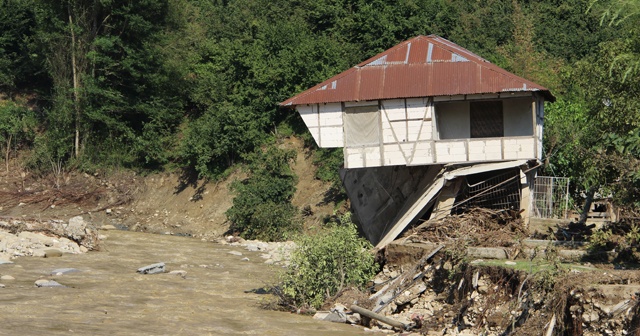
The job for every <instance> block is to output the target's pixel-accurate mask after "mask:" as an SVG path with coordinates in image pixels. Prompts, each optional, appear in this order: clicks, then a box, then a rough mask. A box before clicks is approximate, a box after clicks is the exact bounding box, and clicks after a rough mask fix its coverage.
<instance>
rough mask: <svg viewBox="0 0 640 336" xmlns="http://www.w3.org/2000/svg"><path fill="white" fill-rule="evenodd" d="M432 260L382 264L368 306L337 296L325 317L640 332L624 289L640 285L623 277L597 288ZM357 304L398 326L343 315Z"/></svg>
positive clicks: (536, 330)
mask: <svg viewBox="0 0 640 336" xmlns="http://www.w3.org/2000/svg"><path fill="white" fill-rule="evenodd" d="M432 259H433V260H430V261H429V262H425V259H424V258H423V259H422V260H421V262H423V264H422V265H402V266H398V265H393V266H390V265H385V267H384V268H383V270H382V271H381V272H380V273H379V274H378V275H377V276H376V278H375V279H374V286H373V288H372V292H373V294H371V295H370V296H369V299H368V300H360V301H357V302H356V301H351V302H349V299H350V298H346V297H345V298H344V299H341V298H340V297H339V298H337V299H336V300H335V302H337V303H336V304H335V306H333V308H332V309H331V310H330V313H331V314H330V315H329V316H330V317H331V316H340V317H342V318H341V319H339V321H341V322H347V323H352V324H363V325H365V326H367V327H368V328H370V329H372V330H374V331H387V332H397V331H400V330H401V329H404V330H408V331H412V332H414V333H416V334H422V335H487V336H489V335H505V334H512V333H515V334H517V335H540V334H543V333H544V332H546V331H550V330H551V332H552V333H551V334H550V335H555V334H559V333H558V332H560V331H564V332H565V333H564V334H566V335H625V334H627V332H628V331H629V330H635V329H637V328H638V327H640V314H638V310H640V305H639V304H638V299H636V296H635V294H634V293H636V290H637V291H640V285H635V286H634V285H629V284H628V283H629V282H635V281H637V280H638V279H633V280H632V279H622V278H621V275H620V274H614V273H613V272H615V271H612V272H605V273H600V274H599V275H598V279H601V281H596V282H595V283H594V282H593V281H594V278H593V277H592V276H585V274H575V273H571V272H566V273H557V274H553V275H552V274H544V273H540V274H531V273H527V272H525V271H518V270H514V269H510V268H503V267H496V266H480V265H474V264H473V263H467V262H459V263H456V262H455V261H454V260H453V259H452V258H451V257H450V254H449V251H446V250H442V251H441V252H439V253H438V254H436V255H435V256H434V257H433V258H432ZM416 266H418V267H416ZM609 280H611V281H613V280H615V281H614V282H615V283H618V282H620V283H625V284H624V285H619V284H613V285H612V284H609V283H610V281H609ZM603 281H604V283H605V284H603ZM635 283H637V282H635ZM611 286H613V287H611ZM612 288H613V289H612ZM612 291H613V292H614V293H613V294H612ZM351 298H352V297H351ZM354 305H357V306H356V308H357V307H358V306H362V307H366V308H367V309H369V310H370V311H371V312H373V313H377V314H380V315H383V316H385V317H388V318H390V319H392V320H393V321H397V322H398V323H400V325H401V326H403V327H402V328H398V327H393V326H391V325H389V324H387V323H383V322H380V321H379V320H377V319H367V318H361V316H360V315H359V314H356V313H355V312H354V311H353V310H354V309H353V308H352V310H351V311H349V310H346V311H345V310H343V309H342V307H353V306H354ZM354 315H355V317H354ZM326 319H327V320H333V318H332V319H329V318H326ZM553 330H555V331H556V333H554V332H553Z"/></svg>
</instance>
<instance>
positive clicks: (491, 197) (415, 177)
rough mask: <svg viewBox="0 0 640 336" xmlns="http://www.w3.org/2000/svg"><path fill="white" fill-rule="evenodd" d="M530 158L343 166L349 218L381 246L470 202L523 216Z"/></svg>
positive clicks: (531, 165)
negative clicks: (361, 166)
mask: <svg viewBox="0 0 640 336" xmlns="http://www.w3.org/2000/svg"><path fill="white" fill-rule="evenodd" d="M537 163H538V162H537V161H536V160H530V161H526V160H517V161H507V162H495V163H481V164H477V163H476V164H471V163H469V164H445V165H428V166H385V167H375V168H361V169H344V170H342V171H341V178H342V181H343V183H344V186H345V189H346V191H347V195H348V196H349V199H350V200H351V207H352V210H353V213H354V215H355V221H356V222H357V223H359V225H360V228H361V230H362V232H363V233H364V235H365V236H366V237H367V239H368V240H369V241H371V242H372V243H373V244H374V245H376V247H379V248H382V247H384V246H386V245H387V244H388V243H390V242H391V241H393V240H394V239H396V238H397V237H398V236H399V235H400V234H402V233H403V232H404V231H405V230H407V229H408V228H410V227H413V226H416V225H419V224H420V223H422V222H424V221H427V220H429V219H438V218H442V217H445V216H447V215H449V214H451V213H459V212H463V211H465V209H469V208H473V207H483V208H489V209H495V210H513V211H518V212H522V215H523V217H524V218H528V212H529V206H528V204H529V199H530V196H529V195H530V187H531V185H532V181H533V179H534V176H535V170H536V169H535V168H536V167H537Z"/></svg>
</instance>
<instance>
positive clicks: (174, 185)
mask: <svg viewBox="0 0 640 336" xmlns="http://www.w3.org/2000/svg"><path fill="white" fill-rule="evenodd" d="M281 147H283V148H291V149H294V150H295V151H296V155H297V157H296V160H295V162H294V164H292V169H293V171H294V172H295V174H296V176H297V177H298V183H297V188H296V193H295V196H294V198H293V200H292V203H293V204H294V205H295V206H297V207H298V208H299V209H303V208H305V207H309V208H310V209H311V212H312V213H313V214H312V215H311V216H308V217H306V218H305V222H306V223H307V224H308V225H313V224H317V223H320V222H322V220H323V218H324V217H325V216H329V215H331V214H332V213H333V210H334V207H335V204H333V203H331V202H329V203H326V202H325V192H326V191H327V190H328V189H329V184H328V183H324V182H322V181H320V180H318V179H316V178H315V171H316V169H315V167H314V165H313V162H312V161H313V160H312V157H311V156H310V155H309V152H308V151H307V150H306V149H305V148H304V145H303V141H302V140H301V139H300V138H297V137H290V138H285V139H284V140H283V142H282V144H281ZM16 165H17V164H13V165H12V166H11V167H12V169H11V170H10V171H9V173H7V172H6V171H2V172H0V216H5V217H28V218H36V219H37V218H42V219H55V218H60V219H68V218H70V217H73V216H76V215H83V216H85V218H87V219H88V220H89V221H90V222H91V223H92V224H93V225H95V226H97V227H100V226H102V225H107V224H110V225H114V226H116V227H119V228H122V229H129V230H133V231H143V232H151V233H161V234H165V233H171V234H174V235H187V236H193V237H195V238H202V239H206V240H215V239H216V238H219V237H220V236H222V235H223V234H224V233H225V232H227V230H228V229H229V223H228V222H227V218H226V216H225V211H226V210H227V209H228V208H229V207H230V206H231V205H232V200H233V197H234V194H233V193H232V192H231V191H230V190H229V184H230V183H231V182H232V181H234V180H236V179H242V178H244V177H246V174H245V173H244V172H242V171H241V170H239V169H238V170H236V171H235V172H233V173H232V174H231V175H230V176H229V177H228V178H226V179H224V180H221V181H218V182H206V181H204V180H196V181H188V182H185V181H183V180H182V179H181V176H180V175H179V174H177V173H156V174H150V175H147V176H140V175H136V174H135V173H133V172H131V171H125V170H122V171H120V172H115V173H111V174H95V175H89V174H85V173H79V172H70V173H64V174H63V176H62V177H61V182H60V187H59V188H55V187H54V184H55V182H54V178H53V177H51V176H47V177H42V178H38V177H34V176H33V175H31V174H29V173H28V172H23V171H21V170H20V169H16V168H15V166H16ZM23 173H24V178H23V177H22V174H23Z"/></svg>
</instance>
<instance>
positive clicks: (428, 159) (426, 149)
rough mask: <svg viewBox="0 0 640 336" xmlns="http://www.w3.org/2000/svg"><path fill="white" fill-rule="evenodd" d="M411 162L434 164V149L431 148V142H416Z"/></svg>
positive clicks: (414, 163) (415, 163)
mask: <svg viewBox="0 0 640 336" xmlns="http://www.w3.org/2000/svg"><path fill="white" fill-rule="evenodd" d="M410 163H411V164H412V165H422V164H432V163H433V151H432V149H431V142H418V143H416V144H415V149H414V152H413V157H412V158H411V162H410Z"/></svg>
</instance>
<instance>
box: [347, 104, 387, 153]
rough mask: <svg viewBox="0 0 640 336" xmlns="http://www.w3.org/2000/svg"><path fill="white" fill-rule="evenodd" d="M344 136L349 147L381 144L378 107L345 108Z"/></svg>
mask: <svg viewBox="0 0 640 336" xmlns="http://www.w3.org/2000/svg"><path fill="white" fill-rule="evenodd" d="M344 135H345V142H346V145H347V147H355V146H370V145H378V144H380V113H378V105H371V106H358V107H347V108H345V114H344Z"/></svg>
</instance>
